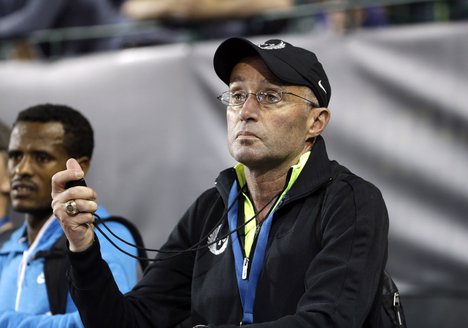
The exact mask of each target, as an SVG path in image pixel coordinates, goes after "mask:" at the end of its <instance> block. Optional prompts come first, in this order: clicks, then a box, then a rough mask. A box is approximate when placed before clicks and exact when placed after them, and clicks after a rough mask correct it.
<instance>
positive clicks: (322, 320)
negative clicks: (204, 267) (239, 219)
mask: <svg viewBox="0 0 468 328" xmlns="http://www.w3.org/2000/svg"><path fill="white" fill-rule="evenodd" d="M311 238H319V239H320V244H321V247H320V250H319V252H318V253H317V254H316V256H314V257H313V259H312V261H311V262H310V264H309V266H308V269H307V271H306V275H305V278H304V287H305V291H304V294H303V296H302V298H301V299H300V301H299V303H298V304H297V307H296V312H295V313H293V314H291V315H287V316H283V317H280V318H278V319H277V320H274V321H270V322H264V323H257V324H252V325H249V327H251V328H280V327H297V328H306V327H307V328H324V327H335V328H361V327H363V326H366V325H365V324H364V323H365V322H366V319H368V316H369V313H370V312H371V311H372V309H373V306H374V304H378V303H379V299H380V290H379V287H380V280H381V276H382V272H383V270H384V268H385V264H386V260H387V238H388V215H387V210H386V206H385V203H384V201H383V199H382V196H381V194H380V191H379V190H378V189H377V188H375V187H374V186H373V185H371V184H369V183H368V182H366V181H364V180H362V179H360V178H357V177H355V178H352V179H351V180H350V181H340V182H338V183H334V184H332V186H331V188H328V189H327V193H326V195H325V199H324V201H323V204H322V209H321V217H320V223H319V226H318V233H317V236H311ZM292 270H293V268H292ZM374 302H376V303H374ZM377 310H378V309H377ZM208 327H210V328H214V327H218V328H220V327H223V328H227V327H235V325H211V324H209V325H208Z"/></svg>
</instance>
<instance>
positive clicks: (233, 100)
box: [216, 90, 318, 108]
mask: <svg viewBox="0 0 468 328" xmlns="http://www.w3.org/2000/svg"><path fill="white" fill-rule="evenodd" d="M285 94H287V95H292V96H295V97H298V98H301V99H303V100H305V101H307V102H308V103H309V104H310V105H311V106H312V107H314V108H316V107H318V106H317V105H316V104H315V103H314V102H313V101H311V100H309V99H307V98H304V97H302V96H299V95H297V94H295V93H292V92H287V91H281V90H278V91H274V90H269V91H264V90H261V91H258V92H256V93H254V92H247V91H243V90H238V91H225V92H223V93H222V94H220V95H219V96H218V97H216V98H217V99H218V100H219V101H221V102H222V103H223V104H224V105H226V106H233V107H237V106H242V105H244V103H245V102H246V101H247V99H248V98H249V95H254V96H255V99H257V101H258V103H260V104H263V105H274V104H277V103H279V102H280V101H281V100H283V95H285Z"/></svg>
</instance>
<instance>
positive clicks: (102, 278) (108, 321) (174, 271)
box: [68, 204, 201, 328]
mask: <svg viewBox="0 0 468 328" xmlns="http://www.w3.org/2000/svg"><path fill="white" fill-rule="evenodd" d="M195 207H196V204H195V205H194V206H192V207H191V208H190V209H189V210H188V211H187V213H186V214H185V215H184V217H183V218H182V219H181V220H180V222H179V223H178V225H177V226H176V228H175V229H174V230H173V231H172V233H171V235H170V236H169V239H168V241H167V242H166V243H165V244H164V246H163V247H162V249H163V250H166V251H167V250H169V251H171V250H172V251H174V250H183V249H187V248H189V247H191V246H192V245H193V244H195V242H196V241H194V240H192V239H191V238H192V233H193V232H195V233H194V235H197V231H199V230H201V227H198V226H197V225H196V224H194V223H191V219H190V218H191V217H193V212H194V211H195V209H194V208H195ZM198 234H199V233H198ZM194 238H196V237H194ZM100 242H101V240H99V239H96V240H95V242H94V243H93V245H92V246H91V247H90V248H89V249H87V250H86V251H84V252H79V253H72V252H69V258H70V263H71V270H70V271H69V274H68V276H69V286H70V293H71V295H72V298H73V300H74V302H75V304H76V306H77V308H78V310H79V312H80V316H81V318H82V320H83V323H84V324H85V326H86V327H88V328H94V327H96V328H101V327H115V328H117V327H138V328H145V327H155V326H157V327H175V326H176V325H177V324H178V323H180V322H182V321H184V320H185V319H186V318H187V317H188V316H190V292H191V281H192V271H193V264H194V254H193V252H186V253H182V254H179V255H174V254H172V253H169V254H158V255H157V256H156V262H155V263H153V264H151V265H150V266H149V267H148V268H147V269H146V271H145V273H144V276H143V278H142V279H141V280H140V281H139V282H138V283H137V285H136V286H135V287H134V288H133V289H132V290H131V291H130V292H129V293H127V294H125V295H124V294H123V293H121V292H120V291H119V290H118V288H117V285H116V283H115V281H114V279H112V275H111V271H110V270H109V266H108V265H107V263H106V262H105V261H103V260H102V257H101V252H100ZM163 258H164V260H163Z"/></svg>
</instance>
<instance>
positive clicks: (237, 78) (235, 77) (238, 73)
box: [230, 56, 283, 85]
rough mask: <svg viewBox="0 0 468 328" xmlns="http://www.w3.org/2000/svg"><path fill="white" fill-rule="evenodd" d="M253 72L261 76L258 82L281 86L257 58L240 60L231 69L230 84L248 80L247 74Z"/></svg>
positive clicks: (280, 82)
mask: <svg viewBox="0 0 468 328" xmlns="http://www.w3.org/2000/svg"><path fill="white" fill-rule="evenodd" d="M253 71H255V72H258V73H259V74H260V75H261V76H262V78H261V79H259V82H263V83H272V84H277V85H282V84H283V83H282V81H281V80H280V79H278V77H276V76H275V75H274V74H273V72H272V71H271V70H270V69H269V68H268V66H267V65H266V64H265V62H264V61H263V60H262V59H261V58H260V57H259V56H252V57H246V58H243V59H242V60H240V61H239V62H238V63H237V64H236V65H235V66H234V68H233V69H232V72H231V77H230V83H233V82H244V81H246V80H247V79H249V78H248V77H247V74H249V73H252V72H253Z"/></svg>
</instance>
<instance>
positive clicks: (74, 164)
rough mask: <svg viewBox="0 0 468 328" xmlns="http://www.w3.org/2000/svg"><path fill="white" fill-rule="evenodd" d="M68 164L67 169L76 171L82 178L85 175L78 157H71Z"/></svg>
mask: <svg viewBox="0 0 468 328" xmlns="http://www.w3.org/2000/svg"><path fill="white" fill-rule="evenodd" d="M66 165H67V170H71V171H75V174H76V177H77V178H82V177H83V176H84V172H83V170H82V169H81V166H80V164H79V163H78V161H77V160H76V159H74V158H70V159H69V160H68V161H67V163H66Z"/></svg>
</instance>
